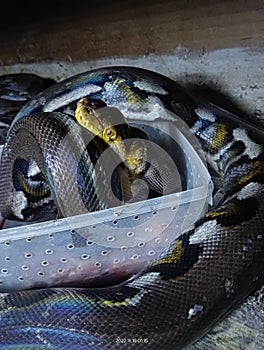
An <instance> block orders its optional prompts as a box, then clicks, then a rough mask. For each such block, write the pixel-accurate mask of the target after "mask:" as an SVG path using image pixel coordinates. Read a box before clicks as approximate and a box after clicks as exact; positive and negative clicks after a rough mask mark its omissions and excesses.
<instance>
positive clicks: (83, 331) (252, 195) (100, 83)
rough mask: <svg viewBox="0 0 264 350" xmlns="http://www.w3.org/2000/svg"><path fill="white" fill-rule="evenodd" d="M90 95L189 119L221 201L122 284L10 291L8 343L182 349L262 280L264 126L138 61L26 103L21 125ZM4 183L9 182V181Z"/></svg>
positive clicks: (2, 316) (2, 306)
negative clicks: (204, 98)
mask: <svg viewBox="0 0 264 350" xmlns="http://www.w3.org/2000/svg"><path fill="white" fill-rule="evenodd" d="M84 96H89V97H91V98H94V99H99V100H102V101H104V102H105V103H106V104H107V105H109V106H114V107H117V108H119V109H120V110H121V111H122V113H123V114H124V115H126V116H127V115H128V114H131V115H134V116H135V115H137V111H138V110H140V111H141V112H140V118H142V119H144V118H146V119H148V118H150V117H152V118H154V117H156V118H160V119H164V120H166V119H168V120H171V118H173V115H174V114H176V115H177V116H180V118H182V119H183V120H184V121H185V122H186V123H187V124H188V125H189V127H190V128H191V130H192V132H193V133H194V134H195V135H196V137H197V138H198V139H199V141H200V143H201V145H202V147H203V150H204V152H205V154H206V157H207V161H208V165H209V167H210V169H211V170H212V172H213V174H214V176H215V177H217V183H218V185H217V190H218V192H217V193H218V201H217V203H216V205H215V207H214V208H212V209H211V210H210V211H208V212H207V213H206V215H205V216H204V217H203V218H202V219H201V220H199V222H196V224H195V226H194V227H193V229H192V230H190V231H188V232H183V233H182V235H181V236H180V237H179V238H177V239H176V241H175V242H174V243H173V244H172V246H171V247H170V249H169V250H168V253H167V255H165V256H162V257H161V258H160V259H157V260H155V261H154V262H153V263H152V264H150V265H149V266H147V267H146V268H145V269H144V271H142V272H141V273H140V274H139V275H137V276H135V277H133V278H131V279H130V280H128V281H127V282H125V283H123V284H121V285H118V286H113V287H108V288H103V289H70V288H69V289H67V288H58V289H55V288H54V289H43V290H31V291H23V292H16V293H10V294H3V295H1V298H0V327H1V333H0V349H1V348H3V349H10V348H17V349H30V348H32V349H33V348H37V349H66V348H69V346H71V347H72V348H74V349H133V348H135V349H173V350H174V349H181V348H183V347H184V346H186V345H188V344H189V343H191V342H192V341H194V340H196V339H197V338H199V337H200V336H201V335H202V334H204V333H205V332H206V331H207V330H208V328H209V327H210V326H211V325H212V324H213V323H214V322H215V321H216V320H218V319H220V318H221V317H223V316H224V315H225V314H226V313H227V312H228V311H229V310H231V309H232V308H233V307H234V306H235V305H237V304H238V303H239V302H240V301H241V300H243V298H244V297H246V296H247V295H248V294H249V293H250V292H251V291H252V290H254V289H255V288H256V287H257V286H259V285H260V284H261V283H262V282H263V271H264V268H263V267H264V266H263V256H264V254H263V253H264V236H263V227H264V216H263V206H264V199H263V196H264V152H263V147H264V139H263V131H262V130H259V129H258V128H256V127H254V126H252V125H250V124H248V123H246V122H243V121H242V120H240V119H238V118H236V117H234V116H232V115H231V114H229V113H227V112H225V111H223V110H222V109H220V108H218V107H216V106H213V105H211V104H209V103H207V102H201V101H200V100H199V99H197V98H196V97H193V96H191V95H190V94H189V93H188V91H186V90H185V89H183V88H182V87H181V86H179V85H178V84H176V83H175V82H174V81H172V80H170V79H168V78H166V77H163V76H161V75H159V74H157V73H154V72H149V71H146V70H142V69H139V68H132V67H110V68H105V69H103V68H102V69H99V70H94V71H91V72H88V73H84V74H80V75H79V76H76V77H74V78H70V79H68V80H67V81H64V82H62V83H59V84H56V85H55V87H52V88H50V89H48V90H46V92H44V93H43V94H41V95H40V97H39V98H38V99H36V100H33V101H32V102H30V103H29V104H28V105H27V106H26V107H24V108H23V109H22V110H21V112H20V113H19V114H18V115H17V117H16V121H15V123H14V124H13V127H15V125H16V123H17V121H19V120H22V119H23V118H24V117H25V116H26V115H29V114H31V115H34V114H37V113H40V114H41V113H42V111H44V112H48V113H50V112H53V111H58V112H63V113H70V114H71V111H72V110H73V109H74V108H75V107H74V106H75V105H76V102H77V101H78V100H79V99H80V98H82V97H84ZM143 105H144V108H145V113H142V109H140V108H141V107H142V106H143ZM146 106H147V107H148V109H147V110H146ZM171 112H172V113H171ZM51 115H52V114H51ZM51 115H50V114H49V116H51ZM41 116H42V117H43V114H41ZM43 118H44V117H43ZM11 131H12V127H11ZM1 175H2V174H1ZM1 181H2V185H1V186H2V188H3V184H7V183H8V181H9V179H7V178H4V177H2V179H1ZM1 196H2V197H3V193H0V197H1Z"/></svg>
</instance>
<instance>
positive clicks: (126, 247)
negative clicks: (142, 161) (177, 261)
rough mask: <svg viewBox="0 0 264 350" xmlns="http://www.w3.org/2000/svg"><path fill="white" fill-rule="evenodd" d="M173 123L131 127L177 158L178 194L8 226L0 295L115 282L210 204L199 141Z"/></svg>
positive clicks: (1, 250)
mask: <svg viewBox="0 0 264 350" xmlns="http://www.w3.org/2000/svg"><path fill="white" fill-rule="evenodd" d="M178 122H179V123H178ZM178 122H177V123H171V122H144V124H138V121H137V126H138V127H140V128H144V131H145V132H146V133H147V134H148V136H149V139H150V140H152V141H153V142H155V143H157V144H159V145H160V146H161V147H162V148H163V149H165V150H166V152H167V153H168V154H169V155H170V156H171V157H172V158H173V159H174V160H175V161H176V163H177V160H178V161H179V159H180V164H181V166H183V167H184V169H181V170H180V172H182V173H183V175H184V177H185V178H186V182H185V185H184V187H185V188H184V190H183V191H182V192H178V193H173V194H170V195H167V196H163V197H159V198H153V199H149V200H146V201H142V202H137V203H132V204H127V205H123V206H120V207H116V208H111V209H107V210H102V211H99V212H93V213H87V214H83V215H79V216H75V217H69V218H63V219H58V220H53V221H46V222H41V223H35V224H27V225H22V226H15V227H11V226H12V225H14V223H13V222H7V227H9V228H4V229H3V230H1V231H0V291H1V292H6V291H14V290H22V289H27V288H36V287H46V286H62V285H64V286H65V285H77V286H83V285H100V284H101V283H104V284H105V283H107V281H108V280H109V283H110V282H111V281H112V280H115V281H118V280H122V279H124V278H127V277H128V276H130V275H132V274H134V273H136V272H138V271H139V270H140V269H142V268H143V267H144V266H145V265H146V264H147V263H149V262H150V261H152V260H153V259H155V258H157V257H158V256H159V255H160V254H161V253H162V252H163V251H164V250H165V249H166V247H168V246H169V244H170V243H171V242H172V241H173V240H174V239H175V238H176V237H177V236H179V235H180V234H181V233H182V232H184V231H185V230H187V229H190V228H191V227H192V226H193V224H194V223H195V222H196V221H197V220H198V219H199V218H200V217H201V216H202V215H203V214H204V212H205V211H206V210H207V206H208V203H209V204H211V202H212V191H213V184H212V181H211V177H210V175H209V173H208V171H207V169H206V166H205V165H204V162H203V160H202V159H201V157H200V155H201V154H202V152H201V149H200V148H199V147H200V146H199V143H198V141H197V140H196V139H195V137H194V136H192V134H191V133H188V132H187V134H188V135H186V128H184V127H182V125H181V122H180V121H178ZM186 136H187V137H188V139H187V137H186ZM0 175H1V174H0ZM16 224H17V223H16Z"/></svg>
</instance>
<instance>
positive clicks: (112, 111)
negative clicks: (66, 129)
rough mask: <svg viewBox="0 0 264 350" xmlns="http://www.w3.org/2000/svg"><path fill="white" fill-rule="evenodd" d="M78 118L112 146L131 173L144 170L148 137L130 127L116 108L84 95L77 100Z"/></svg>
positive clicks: (134, 174)
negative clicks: (145, 141) (145, 140)
mask: <svg viewBox="0 0 264 350" xmlns="http://www.w3.org/2000/svg"><path fill="white" fill-rule="evenodd" d="M75 118H76V120H77V121H78V123H79V124H80V125H82V126H83V127H84V128H86V129H87V130H88V131H90V132H91V133H92V134H94V135H96V136H99V137H100V138H101V139H102V140H103V141H104V142H105V143H106V144H107V145H108V146H110V147H112V149H113V150H114V151H115V152H116V153H117V154H118V155H119V157H120V158H121V160H122V161H123V162H124V164H125V165H126V166H127V168H128V169H129V171H130V172H131V175H132V176H137V175H140V174H142V173H143V172H144V171H145V169H146V166H147V162H146V159H147V149H146V145H145V144H144V139H146V138H147V137H146V135H145V133H144V132H142V131H141V130H140V129H137V128H134V127H131V126H130V125H129V124H128V123H127V122H126V120H125V118H124V116H123V114H122V113H121V112H120V111H119V110H118V109H117V108H114V107H107V106H106V104H105V103H104V102H102V101H99V100H95V99H91V98H87V97H83V98H82V99H80V100H79V101H78V102H77V108H76V110H75Z"/></svg>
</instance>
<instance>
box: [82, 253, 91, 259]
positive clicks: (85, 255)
mask: <svg viewBox="0 0 264 350" xmlns="http://www.w3.org/2000/svg"><path fill="white" fill-rule="evenodd" d="M89 257H90V256H89V255H88V254H82V255H81V259H83V260H87V259H89Z"/></svg>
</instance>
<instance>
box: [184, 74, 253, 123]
mask: <svg viewBox="0 0 264 350" xmlns="http://www.w3.org/2000/svg"><path fill="white" fill-rule="evenodd" d="M206 79H208V78H206V77H205V78H204V80H206ZM186 87H187V88H188V89H190V91H191V92H192V93H193V94H195V96H196V97H198V98H199V97H200V98H202V99H203V100H207V101H209V102H211V103H213V104H215V105H216V106H219V107H221V108H223V109H225V110H226V111H228V112H230V113H233V114H235V115H238V116H239V117H240V118H241V119H244V120H246V121H249V122H250V123H253V124H255V125H259V123H260V120H259V119H258V116H257V115H256V114H255V115H254V114H252V113H251V114H250V113H249V112H247V111H246V110H245V109H244V108H242V107H241V104H240V103H238V102H237V100H235V99H234V98H232V96H231V95H228V94H227V92H223V91H221V90H220V89H218V88H217V87H216V86H215V85H210V84H208V83H202V84H199V85H198V84H191V83H190V84H188V85H187V86H186Z"/></svg>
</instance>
